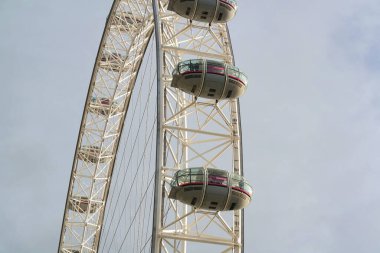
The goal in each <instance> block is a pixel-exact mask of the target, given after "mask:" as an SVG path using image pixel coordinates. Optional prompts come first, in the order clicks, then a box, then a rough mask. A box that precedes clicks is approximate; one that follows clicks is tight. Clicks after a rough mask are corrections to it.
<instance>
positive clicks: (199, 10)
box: [168, 0, 237, 23]
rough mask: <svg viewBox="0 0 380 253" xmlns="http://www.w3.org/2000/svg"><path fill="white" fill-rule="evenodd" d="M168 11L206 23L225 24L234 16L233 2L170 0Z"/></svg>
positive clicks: (220, 0) (230, 0)
mask: <svg viewBox="0 0 380 253" xmlns="http://www.w3.org/2000/svg"><path fill="white" fill-rule="evenodd" d="M168 10H170V11H174V12H176V13H177V14H178V15H180V16H182V17H184V18H188V19H190V20H196V21H201V22H207V23H226V22H228V21H230V20H231V19H232V18H233V17H234V16H235V14H236V10H237V4H236V1H235V0H170V1H169V6H168Z"/></svg>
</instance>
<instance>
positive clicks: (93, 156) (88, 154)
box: [78, 146, 112, 163]
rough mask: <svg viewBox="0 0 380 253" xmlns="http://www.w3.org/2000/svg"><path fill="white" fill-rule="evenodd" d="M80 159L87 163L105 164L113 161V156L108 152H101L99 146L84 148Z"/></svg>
mask: <svg viewBox="0 0 380 253" xmlns="http://www.w3.org/2000/svg"><path fill="white" fill-rule="evenodd" d="M78 158H79V159H80V160H82V161H85V162H91V163H105V162H107V161H109V160H111V158H112V156H111V155H110V154H108V153H106V152H101V151H100V148H99V147H97V146H82V147H81V148H80V150H79V152H78Z"/></svg>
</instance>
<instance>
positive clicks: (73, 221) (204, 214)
mask: <svg viewBox="0 0 380 253" xmlns="http://www.w3.org/2000/svg"><path fill="white" fill-rule="evenodd" d="M151 1H152V2H151ZM166 5H167V0H160V1H159V0H115V1H114V4H113V6H112V9H111V11H110V14H109V16H108V20H107V24H106V27H105V31H104V34H103V38H102V41H101V44H100V47H99V51H98V56H97V59H96V64H95V66H94V71H93V75H92V79H91V82H90V87H89V91H88V95H87V100H86V105H85V108H84V112H83V118H82V123H81V128H80V132H79V137H78V142H77V147H76V152H75V156H74V161H73V169H72V174H71V179H70V185H69V190H68V195H67V200H66V207H65V214H64V219H63V224H62V231H61V238H60V243H59V249H58V252H59V253H62V252H65V253H73V252H75V250H79V252H97V250H98V246H99V240H100V234H101V228H102V224H103V219H104V213H105V206H106V201H107V196H108V192H109V188H110V182H111V177H112V171H113V167H114V163H115V156H116V153H117V150H118V145H119V141H120V137H121V132H122V129H123V124H124V119H125V116H126V113H127V111H128V106H129V101H130V97H131V94H132V92H133V88H134V84H135V81H136V78H137V74H138V71H139V68H140V65H141V61H142V59H143V56H144V53H145V50H146V47H147V45H148V42H149V39H150V38H151V35H152V33H153V30H154V27H155V26H156V28H157V29H156V41H157V43H158V44H157V52H158V58H157V59H158V65H157V67H158V70H157V71H158V77H157V80H158V84H159V85H158V100H157V101H158V108H159V109H158V117H157V172H156V173H157V174H156V191H155V209H154V220H155V222H154V228H153V234H152V252H154V253H158V252H183V253H185V252H189V249H190V244H191V243H193V242H198V243H203V244H209V245H219V248H218V251H220V252H234V253H241V252H242V251H243V250H242V238H243V224H242V211H231V212H213V211H205V210H195V209H193V208H191V207H189V206H186V205H184V204H181V203H180V202H178V201H174V200H171V199H169V198H168V194H169V191H170V187H169V183H170V180H171V177H172V176H173V173H175V171H177V170H180V169H184V168H186V167H199V166H204V167H215V168H221V169H227V170H230V171H233V172H235V173H238V174H242V169H241V168H242V164H241V163H242V162H241V141H240V119H239V117H240V115H239V111H238V101H237V100H224V101H215V100H206V99H200V98H198V99H197V98H194V97H193V96H190V95H187V94H185V93H183V92H181V91H179V90H177V89H174V88H171V87H170V82H171V72H172V70H173V68H174V67H175V65H176V64H177V63H178V62H179V61H181V60H185V59H190V58H207V59H216V60H220V61H224V62H226V63H229V64H232V63H233V54H232V48H231V42H230V39H229V35H228V28H227V25H225V24H211V25H209V24H206V23H200V22H190V21H189V20H186V19H184V18H181V17H179V16H178V15H177V14H175V13H173V12H170V11H167V10H166ZM93 97H96V98H103V97H105V98H108V99H109V100H110V103H111V104H110V105H106V108H105V110H103V111H101V110H100V111H101V112H102V113H99V110H94V109H93V108H94V107H93V105H92V104H91V100H92V98H93ZM107 112H108V113H107ZM88 147H97V149H98V151H96V152H92V153H91V154H87V155H86V154H84V152H86V150H89V148H88ZM89 156H90V157H94V156H95V158H93V159H83V157H89ZM96 157H97V158H96ZM75 197H85V198H87V199H88V203H89V205H90V206H91V208H88V209H87V211H85V212H77V211H72V210H71V209H70V208H69V207H70V202H71V200H72V199H73V198H75ZM221 247H222V249H221ZM211 252H213V251H211Z"/></svg>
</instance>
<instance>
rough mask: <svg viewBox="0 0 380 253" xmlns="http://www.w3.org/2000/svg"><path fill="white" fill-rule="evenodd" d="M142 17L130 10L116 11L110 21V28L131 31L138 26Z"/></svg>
mask: <svg viewBox="0 0 380 253" xmlns="http://www.w3.org/2000/svg"><path fill="white" fill-rule="evenodd" d="M143 21H144V19H143V18H142V17H140V16H136V15H133V14H132V13H131V12H125V11H124V12H116V15H115V17H114V19H113V20H112V22H111V28H112V29H119V30H120V31H123V32H126V31H133V30H136V29H138V28H140V27H141V26H142V24H143Z"/></svg>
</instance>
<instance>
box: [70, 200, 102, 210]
mask: <svg viewBox="0 0 380 253" xmlns="http://www.w3.org/2000/svg"><path fill="white" fill-rule="evenodd" d="M99 205H100V203H95V202H92V201H90V200H89V199H88V198H87V197H83V196H73V197H71V199H70V201H69V209H70V210H72V211H74V212H79V213H85V212H87V211H88V210H89V211H90V213H94V212H95V211H96V209H97V207H98V206H99Z"/></svg>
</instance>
